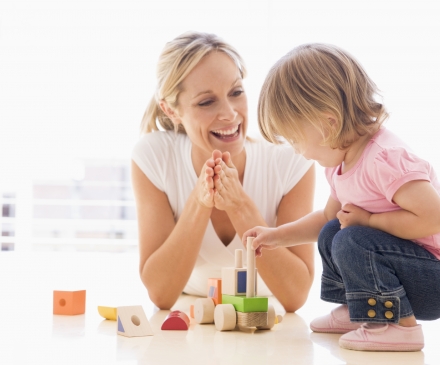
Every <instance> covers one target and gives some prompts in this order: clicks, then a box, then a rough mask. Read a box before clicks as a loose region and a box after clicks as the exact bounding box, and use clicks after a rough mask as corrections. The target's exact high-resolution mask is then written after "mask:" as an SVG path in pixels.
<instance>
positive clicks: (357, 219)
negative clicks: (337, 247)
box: [336, 204, 371, 229]
mask: <svg viewBox="0 0 440 365" xmlns="http://www.w3.org/2000/svg"><path fill="white" fill-rule="evenodd" d="M370 216H371V213H370V212H367V211H366V210H364V209H362V208H359V207H358V206H356V205H353V204H345V205H344V206H343V207H342V209H341V210H340V211H339V212H338V213H337V214H336V217H337V218H338V219H339V223H341V229H343V228H346V227H350V226H364V227H369V226H370V224H369V222H370Z"/></svg>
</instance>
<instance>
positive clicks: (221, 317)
mask: <svg viewBox="0 0 440 365" xmlns="http://www.w3.org/2000/svg"><path fill="white" fill-rule="evenodd" d="M214 323H215V328H217V330H219V331H232V330H233V329H235V326H236V325H237V314H236V312H235V308H234V306H233V305H232V304H219V305H218V306H216V307H215V310H214Z"/></svg>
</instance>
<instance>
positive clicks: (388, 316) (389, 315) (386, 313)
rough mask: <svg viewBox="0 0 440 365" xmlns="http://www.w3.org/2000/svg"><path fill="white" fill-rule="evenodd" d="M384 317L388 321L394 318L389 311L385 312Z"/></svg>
mask: <svg viewBox="0 0 440 365" xmlns="http://www.w3.org/2000/svg"><path fill="white" fill-rule="evenodd" d="M385 317H387V318H388V319H391V318H393V317H394V314H393V312H391V311H386V312H385Z"/></svg>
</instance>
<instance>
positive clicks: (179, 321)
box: [161, 311, 189, 330]
mask: <svg viewBox="0 0 440 365" xmlns="http://www.w3.org/2000/svg"><path fill="white" fill-rule="evenodd" d="M188 328H189V318H188V316H187V315H186V314H185V313H183V312H181V311H172V312H171V313H170V314H168V316H167V318H165V321H163V323H162V327H161V330H187V329H188Z"/></svg>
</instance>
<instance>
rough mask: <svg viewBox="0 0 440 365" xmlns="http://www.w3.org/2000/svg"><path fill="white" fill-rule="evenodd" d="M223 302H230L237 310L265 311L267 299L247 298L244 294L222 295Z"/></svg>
mask: <svg viewBox="0 0 440 365" xmlns="http://www.w3.org/2000/svg"><path fill="white" fill-rule="evenodd" d="M222 297H223V298H222V300H223V304H232V305H233V306H234V308H235V310H237V311H239V312H267V308H268V303H269V299H268V298H266V297H253V298H247V297H245V296H244V295H235V296H234V295H225V294H223V296H222Z"/></svg>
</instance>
